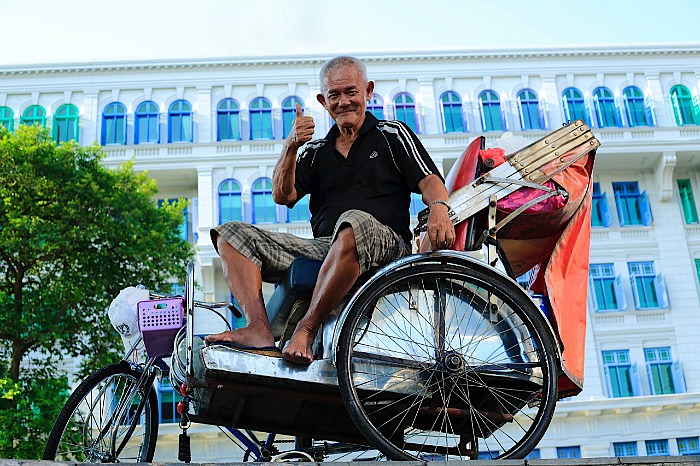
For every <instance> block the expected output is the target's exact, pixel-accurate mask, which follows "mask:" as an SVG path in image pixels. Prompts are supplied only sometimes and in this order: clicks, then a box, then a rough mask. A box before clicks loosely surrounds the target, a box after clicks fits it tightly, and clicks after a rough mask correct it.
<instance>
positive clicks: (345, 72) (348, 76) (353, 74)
mask: <svg viewBox="0 0 700 466" xmlns="http://www.w3.org/2000/svg"><path fill="white" fill-rule="evenodd" d="M321 84H322V88H321V92H322V93H321V94H319V95H318V101H319V102H321V104H322V105H323V106H324V107H325V108H326V110H327V111H328V113H329V114H330V116H331V118H333V120H334V121H335V122H336V124H337V125H338V126H340V127H343V128H348V129H349V128H355V129H359V128H360V127H361V126H362V123H363V121H364V116H365V108H366V107H367V100H368V99H369V98H370V97H371V95H372V91H373V90H374V83H373V82H372V81H370V82H368V83H365V82H364V79H363V78H362V73H361V72H360V71H359V70H358V69H357V68H355V67H354V66H351V65H345V66H341V67H340V68H336V69H334V70H332V71H331V72H330V73H328V75H326V78H325V79H324V81H323V83H321Z"/></svg>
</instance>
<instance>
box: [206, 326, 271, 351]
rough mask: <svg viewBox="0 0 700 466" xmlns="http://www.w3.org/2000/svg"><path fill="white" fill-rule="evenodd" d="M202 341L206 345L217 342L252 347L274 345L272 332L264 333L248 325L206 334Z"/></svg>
mask: <svg viewBox="0 0 700 466" xmlns="http://www.w3.org/2000/svg"><path fill="white" fill-rule="evenodd" d="M268 333H269V332H268ZM204 341H205V342H206V343H207V345H211V344H216V343H217V342H227V343H233V344H235V345H239V346H249V347H252V348H263V347H265V346H274V344H275V339H274V338H273V337H272V334H266V332H260V331H258V330H257V329H251V328H249V327H243V328H237V329H235V330H226V331H225V332H221V333H215V334H212V335H207V336H206V337H205V338H204Z"/></svg>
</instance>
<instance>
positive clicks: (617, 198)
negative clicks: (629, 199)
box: [615, 192, 626, 227]
mask: <svg viewBox="0 0 700 466" xmlns="http://www.w3.org/2000/svg"><path fill="white" fill-rule="evenodd" d="M615 206H616V207H617V218H618V219H619V220H620V226H621V227H624V226H625V225H626V224H625V214H624V212H623V211H622V198H621V197H620V193H617V192H616V193H615Z"/></svg>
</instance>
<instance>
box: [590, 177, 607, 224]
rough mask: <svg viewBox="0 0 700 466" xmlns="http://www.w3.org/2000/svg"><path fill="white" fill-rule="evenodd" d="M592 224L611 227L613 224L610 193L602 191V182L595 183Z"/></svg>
mask: <svg viewBox="0 0 700 466" xmlns="http://www.w3.org/2000/svg"><path fill="white" fill-rule="evenodd" d="M591 210H592V212H591V226H594V227H609V226H610V225H611V224H612V218H611V217H610V208H609V207H608V193H605V192H604V193H601V192H600V183H593V208H592V209H591Z"/></svg>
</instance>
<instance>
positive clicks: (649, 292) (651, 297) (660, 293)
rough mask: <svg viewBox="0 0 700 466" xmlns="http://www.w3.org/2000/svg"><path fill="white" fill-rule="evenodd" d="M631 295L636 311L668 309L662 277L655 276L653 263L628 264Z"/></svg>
mask: <svg viewBox="0 0 700 466" xmlns="http://www.w3.org/2000/svg"><path fill="white" fill-rule="evenodd" d="M627 267H628V268H629V273H630V281H631V282H632V294H633V295H634V306H635V308H636V309H659V308H661V309H663V308H666V307H668V297H667V295H666V286H665V285H664V283H663V277H662V276H661V275H656V272H655V270H654V263H653V262H629V263H628V264H627Z"/></svg>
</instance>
